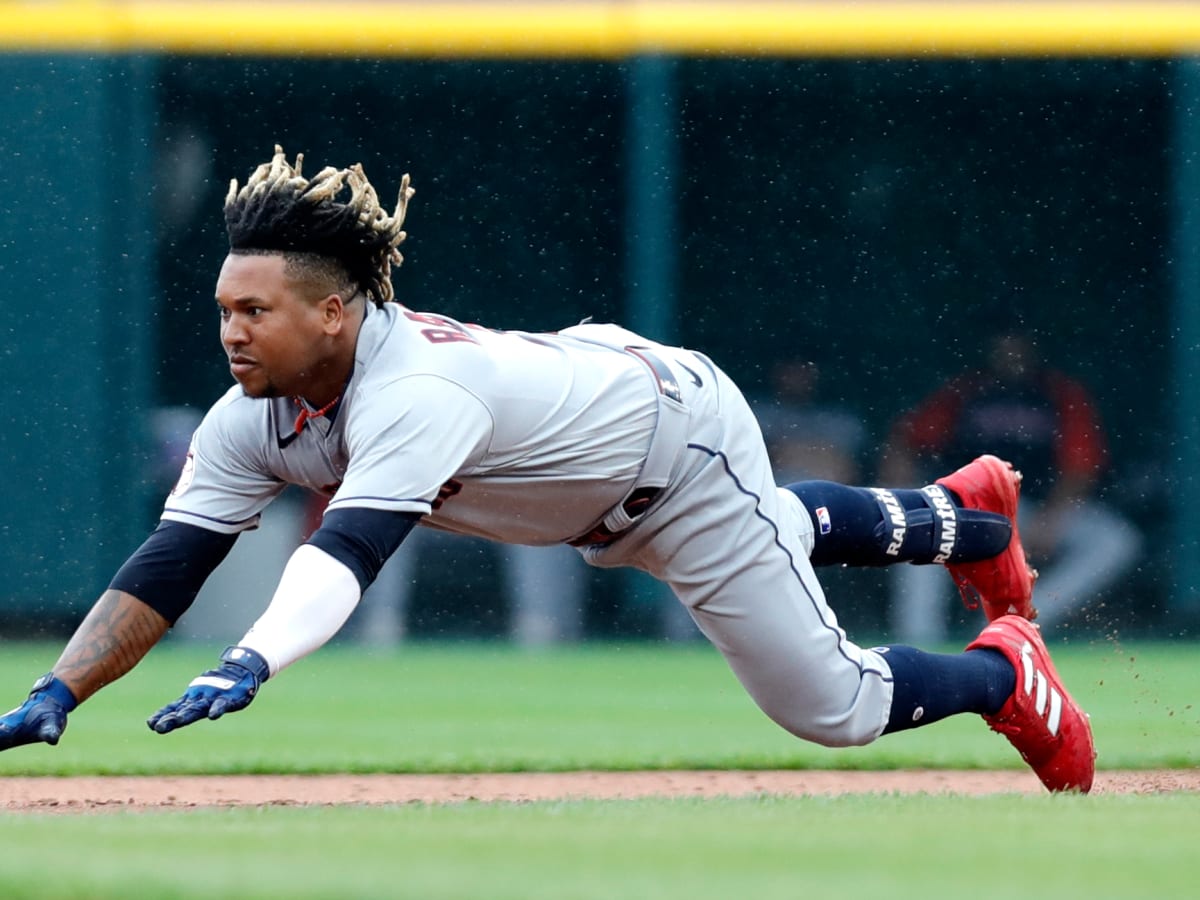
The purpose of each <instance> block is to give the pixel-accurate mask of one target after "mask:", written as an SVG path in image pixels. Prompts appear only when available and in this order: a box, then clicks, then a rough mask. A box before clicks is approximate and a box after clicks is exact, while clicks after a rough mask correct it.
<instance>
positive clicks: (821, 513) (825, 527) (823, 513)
mask: <svg viewBox="0 0 1200 900" xmlns="http://www.w3.org/2000/svg"><path fill="white" fill-rule="evenodd" d="M817 524H818V525H819V526H820V527H821V534H829V532H830V531H832V530H833V525H832V524H831V523H830V521H829V510H828V509H827V508H826V507H824V506H818V507H817Z"/></svg>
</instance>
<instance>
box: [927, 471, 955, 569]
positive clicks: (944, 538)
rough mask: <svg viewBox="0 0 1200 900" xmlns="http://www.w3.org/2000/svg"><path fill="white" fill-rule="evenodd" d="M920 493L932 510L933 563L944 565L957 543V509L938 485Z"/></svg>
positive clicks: (952, 553) (947, 494)
mask: <svg viewBox="0 0 1200 900" xmlns="http://www.w3.org/2000/svg"><path fill="white" fill-rule="evenodd" d="M921 493H923V494H924V495H925V496H926V497H928V498H929V505H930V506H931V507H932V508H933V561H934V562H935V563H944V562H946V561H947V560H949V559H950V558H951V557H952V556H953V555H954V547H955V544H957V543H958V507H956V506H955V505H954V501H953V500H952V499H950V492H949V491H947V490H946V489H945V488H944V487H942V486H941V485H940V484H931V485H927V486H926V487H923V488H921Z"/></svg>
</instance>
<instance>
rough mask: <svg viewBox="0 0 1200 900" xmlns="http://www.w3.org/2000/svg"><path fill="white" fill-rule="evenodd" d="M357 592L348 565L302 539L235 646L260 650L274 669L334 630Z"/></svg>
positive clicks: (353, 603) (355, 602) (347, 613)
mask: <svg viewBox="0 0 1200 900" xmlns="http://www.w3.org/2000/svg"><path fill="white" fill-rule="evenodd" d="M360 596H361V589H360V588H359V586H358V579H357V578H355V577H354V573H353V572H351V571H350V569H349V568H347V567H346V566H345V565H344V564H343V563H341V562H339V561H338V560H336V559H334V558H333V557H332V556H330V555H329V554H328V553H326V552H325V551H324V550H320V549H318V548H316V547H313V546H312V545H311V544H303V545H301V546H300V547H299V548H298V549H297V550H296V552H295V553H293V554H292V558H291V559H289V560H288V564H287V566H285V567H284V570H283V575H282V576H281V577H280V579H279V586H278V587H277V588H276V589H275V596H274V597H272V598H271V603H270V605H269V606H268V607H267V608H266V610H265V611H264V612H263V614H262V615H261V616H259V618H258V621H257V622H255V623H254V625H252V626H251V628H250V630H249V631H247V632H246V635H245V637H243V638H242V640H241V643H240V646H242V647H249V648H250V649H251V650H256V651H257V652H259V653H260V654H262V656H263V658H264V659H266V661H267V664H268V665H269V666H270V667H271V674H272V675H275V674H276V673H278V672H280V671H281V670H283V669H285V668H287V667H288V666H290V665H291V664H292V663H294V662H295V661H296V660H298V659H300V658H301V657H304V656H307V655H308V654H309V653H312V652H313V651H314V650H316V649H317V648H318V647H320V646H321V645H322V644H324V643H325V642H326V641H328V640H329V639H330V638H331V637H333V636H334V635H335V634H337V632H338V629H340V628H341V627H342V626H343V625H345V624H346V619H348V618H350V613H352V612H353V611H354V607H355V606H357V605H358V601H359V598H360Z"/></svg>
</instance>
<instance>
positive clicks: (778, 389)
mask: <svg viewBox="0 0 1200 900" xmlns="http://www.w3.org/2000/svg"><path fill="white" fill-rule="evenodd" d="M820 379H821V372H820V369H819V368H818V367H817V364H816V363H814V362H809V361H807V360H796V359H786V360H783V361H781V362H779V363H776V364H775V367H774V368H773V369H772V371H771V392H770V394H769V395H767V396H765V397H761V398H758V399H757V400H755V401H754V414H755V416H756V417H757V418H758V423H759V426H760V427H761V428H762V432H763V438H764V440H765V441H766V443H767V450H768V452H770V454H771V463H772V465H773V466H774V469H775V481H776V482H777V483H778V484H781V485H782V484H791V483H792V482H795V481H807V480H813V479H820V480H824V481H836V482H839V483H841V484H862V470H863V459H864V456H865V453H866V449H867V442H868V438H869V435H868V431H867V427H866V425H865V424H864V423H863V420H862V419H861V418H860V417H859V416H858V415H857V414H856V413H855V412H854V411H853V410H851V409H849V408H848V407H845V406H842V405H840V404H836V403H831V402H826V401H823V400H821V399H820Z"/></svg>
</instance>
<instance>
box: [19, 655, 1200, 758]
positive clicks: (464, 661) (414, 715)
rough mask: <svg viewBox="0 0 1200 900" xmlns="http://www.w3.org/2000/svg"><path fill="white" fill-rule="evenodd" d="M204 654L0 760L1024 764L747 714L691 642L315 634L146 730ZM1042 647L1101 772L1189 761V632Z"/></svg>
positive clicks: (151, 676) (960, 747)
mask: <svg viewBox="0 0 1200 900" xmlns="http://www.w3.org/2000/svg"><path fill="white" fill-rule="evenodd" d="M58 649H59V648H58V647H57V646H53V647H52V646H37V645H32V646H31V645H24V644H9V645H6V646H5V647H4V648H3V651H4V652H3V653H0V689H2V690H5V691H7V693H8V697H9V701H8V703H7V704H5V706H4V707H0V708H7V706H9V705H16V704H17V703H18V702H19V701H20V700H21V699H22V698H23V697H24V695H25V693H26V692H27V690H28V685H29V684H30V683H31V682H32V681H33V679H34V678H35V677H36V676H37V675H39V674H40V673H41V672H43V671H45V670H46V669H47V668H49V667H50V665H51V664H52V663H53V661H54V659H55V657H56V656H57V653H58ZM219 650H220V648H217V647H212V648H209V647H195V646H191V645H186V644H171V643H167V644H165V645H163V646H161V647H159V648H156V649H155V650H154V651H153V652H152V653H151V654H150V655H149V656H148V657H147V658H146V659H145V660H144V661H143V662H142V663H141V664H140V665H139V666H138V667H137V668H136V669H135V670H134V671H133V672H132V673H130V674H129V675H128V676H126V677H125V678H124V679H123V680H121V681H120V682H118V683H116V684H114V685H111V686H110V687H108V688H106V689H105V690H103V691H101V692H100V693H99V694H97V695H96V696H95V697H93V698H92V699H91V700H90V701H88V702H87V703H86V704H84V705H83V706H82V707H80V708H79V709H78V710H77V711H76V712H75V713H73V714H72V716H71V720H70V725H69V728H68V730H67V732H66V734H65V735H64V737H63V740H62V742H61V743H60V744H59V746H57V747H47V746H44V745H37V746H29V747H19V748H16V749H15V750H12V751H8V752H6V753H3V754H0V775H3V774H25V775H41V774H73V773H101V774H152V773H160V772H162V773H175V774H179V773H231V772H359V773H362V772H435V771H437V772H446V771H450V772H481V771H524V770H568V769H584V768H588V769H643V768H680V767H687V768H781V767H782V768H813V767H820V768H830V767H834V768H863V769H878V768H885V769H886V768H900V767H913V766H936V767H945V768H996V767H1004V768H1019V767H1021V766H1022V765H1023V764H1022V763H1021V762H1020V760H1019V759H1018V758H1017V756H1016V754H1015V753H1014V752H1013V751H1012V749H1011V747H1010V746H1009V745H1008V743H1007V742H1006V741H1005V740H1004V739H1003V738H1001V737H999V736H997V735H994V734H992V733H991V732H989V731H988V730H987V728H986V727H985V726H984V725H983V724H982V722H981V721H980V720H979V718H978V717H975V716H962V717H958V718H955V719H952V720H947V721H945V722H942V723H938V724H936V725H934V726H932V727H929V728H924V729H918V730H916V731H911V732H905V733H902V734H898V735H892V736H889V737H887V738H884V739H883V740H880V741H878V742H876V743H875V744H873V745H871V746H869V747H865V748H854V749H843V750H830V749H825V748H820V747H815V746H812V745H809V744H805V743H803V742H800V741H798V740H796V739H794V738H792V737H791V736H790V735H788V734H786V733H785V732H783V731H782V730H781V729H779V728H778V727H777V726H775V725H774V724H773V723H772V722H770V721H769V720H768V719H767V718H766V717H765V716H763V715H762V713H761V712H759V711H758V709H757V708H756V707H755V706H754V705H753V703H752V702H751V701H750V700H749V698H748V697H747V696H746V694H745V693H744V692H743V691H742V688H741V686H740V685H739V684H738V683H737V682H736V680H735V679H734V678H733V676H732V675H731V674H730V672H729V671H728V669H727V668H726V666H725V663H724V661H723V660H722V659H721V658H720V657H719V656H718V654H717V653H716V652H715V651H714V650H713V649H712V648H711V647H709V646H708V645H706V644H697V645H693V646H679V645H656V644H649V643H635V644H629V645H586V646H584V647H581V648H578V649H568V650H557V651H553V652H530V651H524V652H523V651H521V650H518V649H515V648H512V647H509V646H506V645H502V644H477V645H470V644H469V645H456V646H442V645H409V646H404V647H399V648H396V649H395V650H389V651H374V652H369V653H368V652H365V651H361V650H359V649H357V648H355V647H353V646H351V645H346V644H340V645H333V646H329V647H326V648H324V649H323V650H322V651H320V652H318V653H316V654H314V655H313V656H311V657H309V658H307V659H305V660H302V661H300V662H299V663H297V664H296V665H295V666H293V667H292V668H291V669H288V670H287V671H285V672H284V673H282V675H281V676H279V677H278V678H277V679H275V680H273V681H271V682H268V684H267V685H266V686H265V687H264V688H263V690H262V692H261V694H260V695H259V697H258V699H257V700H255V701H254V703H253V704H252V705H251V706H250V707H249V708H248V709H246V710H244V711H242V712H238V713H233V714H230V715H228V716H226V717H225V718H223V719H221V720H220V721H218V722H207V721H206V722H199V723H196V724H195V725H192V726H190V727H188V728H185V729H182V730H180V731H178V732H175V733H172V734H169V735H157V734H154V733H152V732H151V731H150V730H149V729H148V728H147V727H146V726H145V723H144V720H145V718H146V716H147V715H149V714H150V713H151V712H153V711H154V710H155V709H157V708H158V707H159V706H160V705H162V704H163V703H165V702H167V701H170V700H172V699H174V698H175V697H176V696H178V695H179V693H180V692H181V691H182V690H183V688H184V686H185V685H186V684H187V682H188V681H189V680H190V679H191V678H192V677H193V676H194V675H195V674H197V673H198V672H200V671H201V670H203V669H204V668H206V667H208V666H209V665H211V664H212V662H213V660H215V658H216V655H217V653H218V652H219ZM1054 652H1055V658H1056V661H1057V665H1058V668H1059V670H1060V673H1061V674H1062V676H1063V678H1064V679H1065V680H1066V682H1067V684H1068V687H1069V688H1070V689H1071V690H1072V692H1073V693H1074V694H1075V696H1076V698H1077V699H1078V700H1079V702H1080V703H1081V704H1082V705H1083V706H1084V708H1085V709H1086V710H1087V711H1088V712H1089V713H1090V714H1091V716H1092V720H1093V725H1094V730H1095V735H1096V745H1097V748H1098V752H1099V758H1098V766H1099V767H1100V768H1157V767H1163V766H1167V767H1175V766H1194V765H1197V764H1200V740H1198V738H1200V708H1197V707H1195V706H1194V705H1193V704H1194V703H1195V701H1196V693H1195V684H1196V678H1195V672H1196V670H1197V668H1198V667H1200V645H1195V644H1179V645H1171V644H1140V645H1136V646H1119V645H1114V644H1111V643H1106V642H1098V643H1095V644H1087V645H1064V646H1056V647H1054ZM0 703H4V701H2V700H0Z"/></svg>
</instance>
